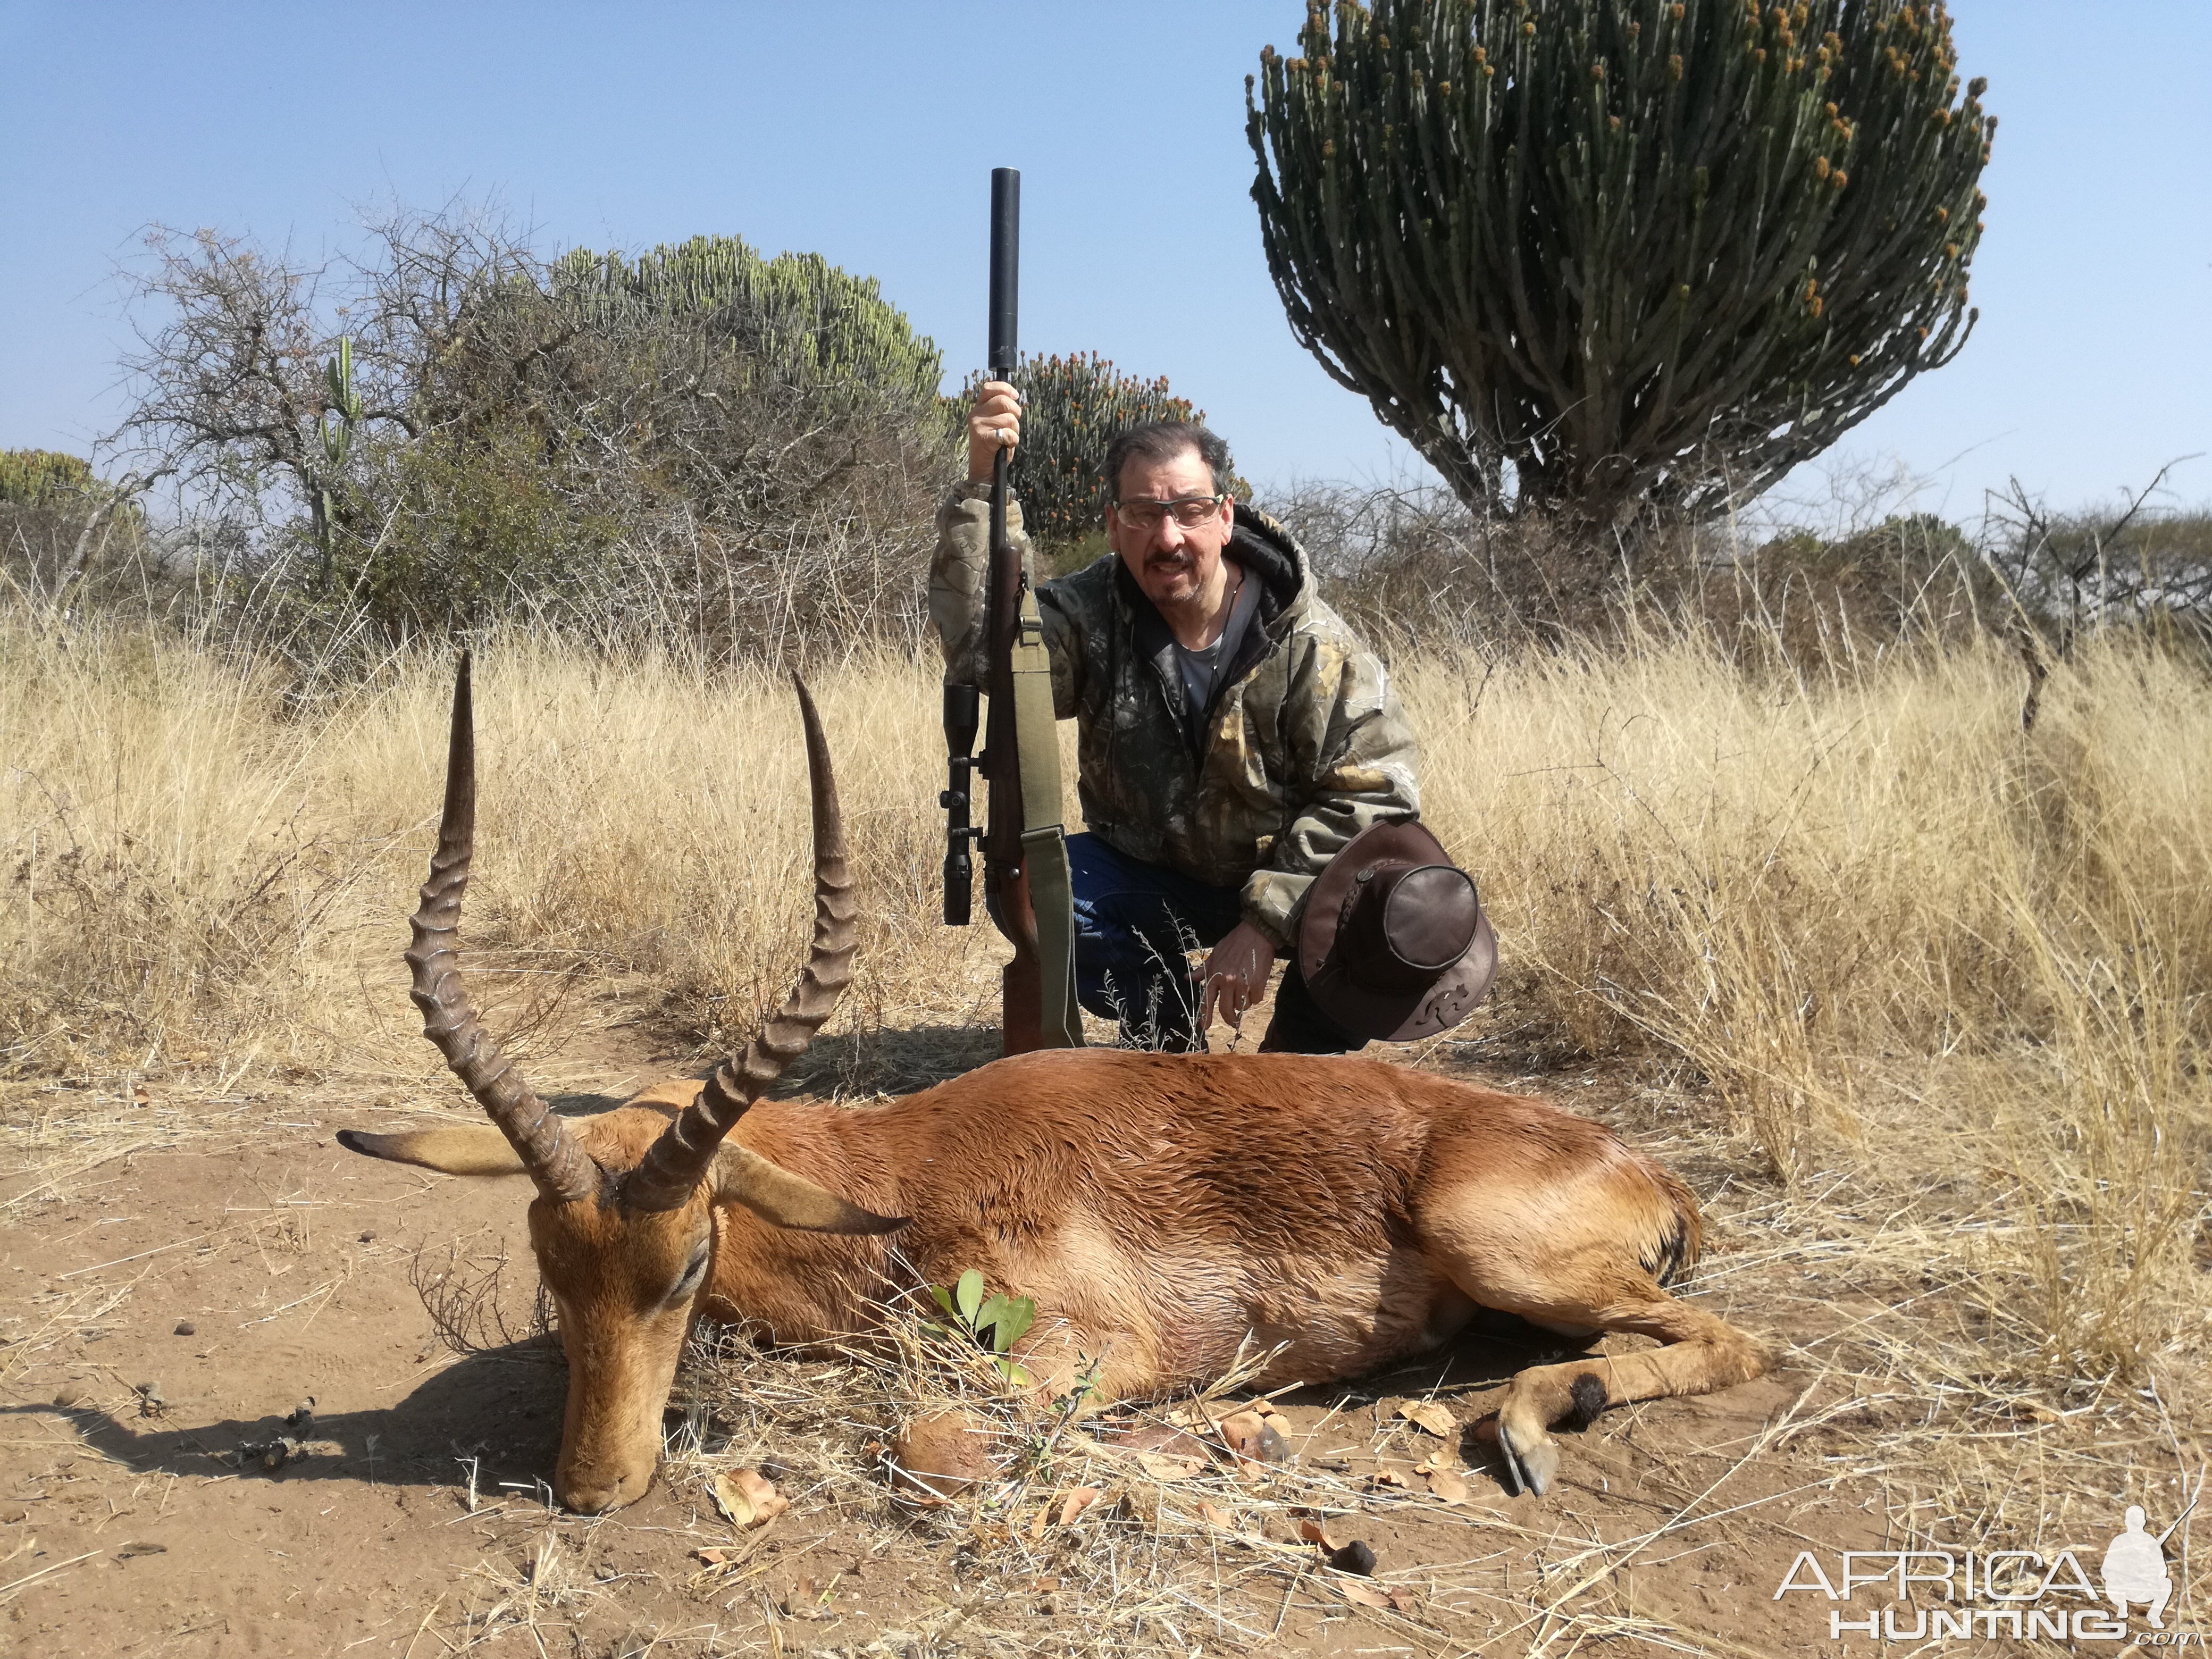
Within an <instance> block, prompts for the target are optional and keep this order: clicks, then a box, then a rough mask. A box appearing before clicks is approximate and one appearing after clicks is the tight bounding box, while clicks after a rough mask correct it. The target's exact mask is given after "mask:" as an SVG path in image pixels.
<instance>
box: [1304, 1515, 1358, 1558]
mask: <svg viewBox="0 0 2212 1659" xmlns="http://www.w3.org/2000/svg"><path fill="white" fill-rule="evenodd" d="M1298 1536H1299V1537H1300V1538H1302V1539H1304V1541H1306V1542H1307V1543H1309V1544H1318V1545H1320V1546H1321V1547H1322V1548H1323V1549H1325V1550H1329V1551H1332V1552H1334V1551H1336V1550H1340V1549H1342V1548H1343V1547H1345V1546H1346V1544H1348V1543H1350V1542H1351V1541H1352V1534H1350V1533H1349V1532H1347V1531H1346V1530H1345V1528H1344V1527H1343V1525H1342V1523H1341V1522H1326V1521H1317V1520H1315V1519H1314V1518H1313V1517H1311V1516H1300V1517H1299V1518H1298Z"/></svg>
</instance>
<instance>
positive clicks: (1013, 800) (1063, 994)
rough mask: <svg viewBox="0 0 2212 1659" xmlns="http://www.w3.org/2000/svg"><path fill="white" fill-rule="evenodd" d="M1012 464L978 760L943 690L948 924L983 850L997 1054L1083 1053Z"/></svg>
mask: <svg viewBox="0 0 2212 1659" xmlns="http://www.w3.org/2000/svg"><path fill="white" fill-rule="evenodd" d="M1021 192H1022V175H1021V174H1020V173H1018V172H1016V171H1015V170H1014V169H1013V168H1012V167H994V168H993V169H992V172H991V356H990V374H991V378H992V379H993V380H1009V381H1010V380H1012V379H1013V377H1014V370H1015V368H1016V365H1017V362H1018V352H1017V349H1016V346H1015V336H1016V333H1017V323H1018V313H1019V310H1020V303H1019V289H1020V260H1021V204H1022V193H1021ZM1007 466H1008V458H1007V453H1006V449H1005V447H1003V446H1002V447H1000V450H999V453H998V455H997V458H996V459H994V461H993V463H992V471H991V562H990V568H989V574H987V577H986V579H985V580H986V586H987V605H986V608H985V612H984V617H985V621H984V639H985V652H986V662H987V667H986V670H985V680H984V684H983V686H982V687H981V690H982V691H983V692H984V693H985V694H986V695H987V696H988V697H989V698H990V710H989V714H988V716H987V724H986V726H985V731H984V738H983V752H982V754H981V756H976V757H971V756H970V754H969V750H970V749H971V748H972V747H973V746H974V744H975V726H976V713H977V711H976V693H977V690H978V688H976V687H975V686H972V685H947V686H946V687H945V747H946V749H947V750H948V751H949V754H950V757H951V761H950V766H949V770H950V773H951V776H950V778H949V780H948V781H947V785H946V787H945V792H944V793H942V794H940V795H939V797H938V804H939V805H941V806H943V807H944V808H945V921H946V923H947V924H948V925H950V926H951V927H966V926H967V925H968V920H969V912H970V909H971V908H972V902H973V886H974V869H975V866H974V865H973V863H972V861H971V860H970V859H969V851H968V844H969V842H971V841H975V840H978V839H980V840H981V842H982V843H983V880H984V891H985V894H986V902H987V904H988V906H989V908H990V912H991V919H992V921H994V922H996V923H997V924H998V927H999V931H1000V933H1004V934H1005V935H1006V940H1007V942H1008V943H1009V944H1011V945H1012V946H1013V947H1014V959H1013V960H1012V962H1010V963H1007V964H1006V969H1005V970H1004V971H1003V973H1002V974H1001V975H1000V1003H1001V1006H1002V1008H1003V1013H1002V1014H1001V1017H1000V1018H1001V1022H1002V1029H1003V1036H1002V1048H1003V1051H1004V1052H1005V1053H1006V1054H1026V1053H1027V1052H1028V1051H1029V1050H1030V1049H1032V1048H1080V1047H1082V1046H1083V1022H1082V1016H1081V1015H1080V1013H1079V1012H1078V1011H1077V1008H1076V1004H1075V918H1074V908H1073V892H1072V889H1071V887H1070V884H1069V879H1068V868H1067V836H1066V826H1065V825H1064V824H1063V823H1062V822H1061V817H1060V740H1059V738H1058V737H1057V735H1056V734H1055V732H1054V720H1053V707H1052V672H1051V666H1050V664H1049V662H1048V659H1047V657H1046V654H1045V647H1044V629H1043V624H1042V622H1040V620H1039V619H1038V616H1037V608H1036V595H1035V594H1033V593H1032V592H1030V585H1029V579H1028V577H1027V575H1026V574H1024V571H1023V569H1022V562H1021V558H1020V556H1018V554H1017V553H1016V551H1015V550H1014V547H1013V543H1012V538H1011V537H1009V535H1008V534H1007V530H1006V502H1007V493H1008V488H1009V486H1008V481H1007ZM978 773H980V774H981V775H982V777H983V778H984V780H985V781H987V782H988V783H989V784H990V786H991V808H990V819H989V827H988V828H987V829H976V828H975V827H974V826H973V825H972V824H971V823H969V809H970V806H971V804H972V801H973V799H974V791H973V781H974V778H975V775H977V774H978Z"/></svg>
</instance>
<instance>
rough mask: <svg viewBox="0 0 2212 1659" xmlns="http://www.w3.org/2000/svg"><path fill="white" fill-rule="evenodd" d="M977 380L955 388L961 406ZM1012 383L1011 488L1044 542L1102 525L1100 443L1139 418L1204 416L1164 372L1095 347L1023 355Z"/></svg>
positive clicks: (1073, 538) (1068, 539) (1075, 537)
mask: <svg viewBox="0 0 2212 1659" xmlns="http://www.w3.org/2000/svg"><path fill="white" fill-rule="evenodd" d="M980 384H981V378H980V377H976V378H975V379H971V380H969V383H968V385H967V386H966V387H965V388H963V391H962V393H961V398H960V401H961V404H962V405H963V407H964V406H965V405H966V404H969V403H972V402H973V401H974V399H975V390H976V387H977V386H979V385H980ZM1013 386H1014V388H1015V389H1016V390H1017V391H1018V392H1020V393H1021V394H1022V396H1023V398H1024V399H1025V400H1026V402H1025V404H1024V409H1023V412H1022V447H1021V449H1020V451H1019V452H1018V453H1017V455H1016V456H1015V459H1014V474H1013V481H1014V488H1015V489H1017V490H1018V491H1019V492H1020V495H1021V500H1022V522H1023V525H1024V527H1025V528H1026V529H1027V530H1028V532H1029V533H1030V535H1031V536H1033V537H1035V538H1036V539H1037V540H1038V541H1039V542H1040V543H1042V544H1044V545H1046V546H1049V547H1066V546H1070V545H1073V544H1075V543H1077V542H1079V541H1081V540H1082V539H1083V538H1085V537H1086V536H1089V535H1091V534H1093V533H1094V532H1097V530H1098V529H1099V528H1100V526H1102V525H1103V524H1104V522H1105V517H1106V500H1107V496H1108V495H1109V493H1110V492H1109V479H1108V478H1107V477H1106V447H1107V446H1108V445H1109V444H1110V443H1112V442H1113V441H1114V439H1115V435H1118V434H1120V433H1122V432H1125V431H1127V429H1128V428H1131V427H1133V426H1139V425H1142V424H1143V423H1144V422H1146V421H1199V422H1203V421H1204V420H1205V419H1206V411H1205V410H1202V409H1194V408H1193V407H1192V406H1191V403H1190V400H1189V399H1188V398H1178V397H1176V396H1175V394H1174V393H1172V392H1170V391H1169V390H1168V383H1167V380H1166V379H1165V378H1164V377H1163V378H1161V379H1159V380H1139V379H1138V378H1137V377H1136V376H1134V375H1131V374H1122V373H1121V372H1120V371H1119V370H1118V369H1116V368H1115V367H1114V365H1113V362H1111V361H1110V360H1109V359H1108V358H1104V357H1101V356H1098V354H1097V352H1095V351H1094V352H1088V353H1085V352H1072V353H1070V354H1069V355H1068V356H1065V357H1024V358H1023V359H1022V360H1021V362H1020V363H1019V365H1018V367H1017V368H1015V370H1014V378H1013Z"/></svg>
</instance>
